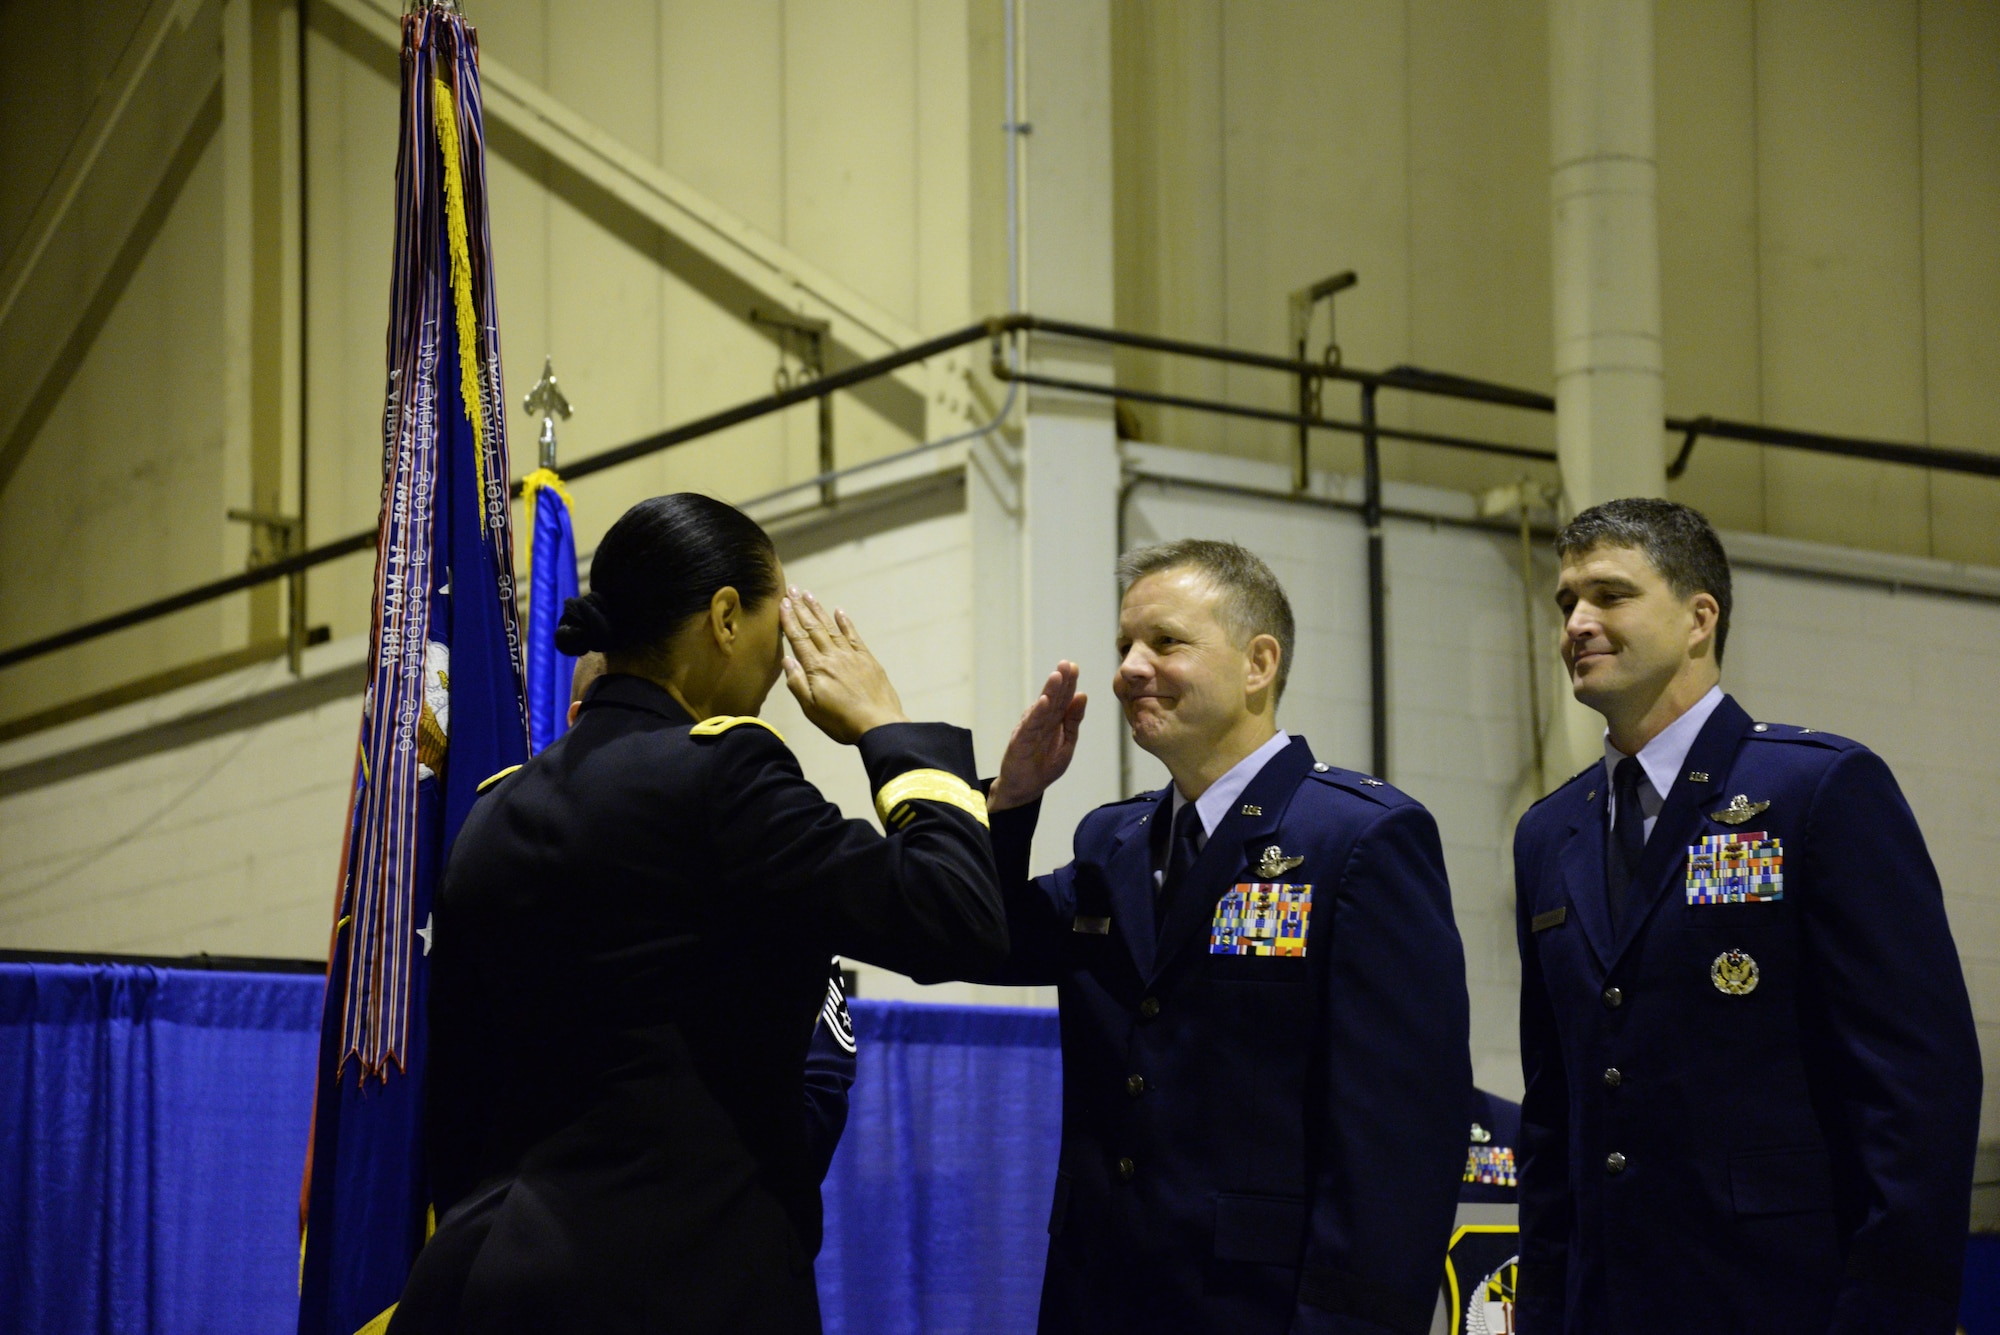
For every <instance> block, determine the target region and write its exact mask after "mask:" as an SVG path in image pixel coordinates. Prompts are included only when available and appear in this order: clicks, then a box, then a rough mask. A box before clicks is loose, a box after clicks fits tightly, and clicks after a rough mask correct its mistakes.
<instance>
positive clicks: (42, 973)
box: [0, 964, 1062, 1335]
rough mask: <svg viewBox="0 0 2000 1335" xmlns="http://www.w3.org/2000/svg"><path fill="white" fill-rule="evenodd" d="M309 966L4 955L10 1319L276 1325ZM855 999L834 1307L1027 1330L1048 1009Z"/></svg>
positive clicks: (288, 1304) (1051, 1117)
mask: <svg viewBox="0 0 2000 1335" xmlns="http://www.w3.org/2000/svg"><path fill="white" fill-rule="evenodd" d="M324 990H325V984H324V982H323V981H322V980H321V979H319V978H317V977H313V976H310V975H286V974H250V973H220V972H216V973H207V972H195V971H190V970H178V969H155V968H147V967H132V966H125V965H89V966H83V965H39V964H38V965H21V964H0V1100H4V1101H0V1331H6V1332H9V1333H10V1335H12V1333H13V1332H21V1333H22V1335H30V1333H33V1332H51V1333H54V1332H62V1333H63V1335H86V1333H89V1332H103V1333H104V1335H113V1332H115V1333H116V1335H131V1333H133V1332H159V1333H160V1335H168V1333H172V1335H179V1333H180V1332H187V1333H188V1335H195V1333H196V1332H199V1333H200V1335H236V1333H238V1332H240V1333H241V1335H276V1333H277V1332H288V1331H290V1330H291V1329H292V1327H293V1324H294V1322H295V1320H296V1315H297V1310H298V1276H299V1223H298V1218H299V1216H298V1211H299V1175H300V1172H301V1169H302V1167H303V1164H304V1159H305V1146H306V1134H307V1126H308V1123H309V1121H310V1119H311V1116H312V1097H313V1059H314V1053H315V1045H316V1044H317V1042H318V1037H319V1008H320V999H321V995H322V993H323V992H324ZM853 1012H854V1024H855V1030H856V1033H857V1036H858V1037H859V1039H860V1046H861V1053H860V1073H859V1079H858V1080H857V1082H856V1084H855V1087H854V1095H853V1099H854V1101H853V1104H852V1110H851V1112H850V1114H849V1116H848V1119H847V1133H846V1135H845V1136H844V1137H843V1138H842V1141H841V1145H840V1151H839V1153H838V1154H837V1155H836V1156H835V1158H834V1165H833V1172H832V1175H831V1176H830V1177H829V1178H828V1180H827V1184H826V1207H827V1209H826V1218H827V1237H826V1247H825V1250H824V1251H823V1252H822V1253H821V1256H820V1262H819V1275H820V1287H821V1292H822V1295H823V1298H824V1308H825V1315H826V1327H827V1330H828V1331H829V1332H831V1333H832V1335H842V1333H843V1332H852V1333H854V1335H860V1333H862V1332H866V1333H867V1335H875V1333H876V1332H880V1333H881V1335H894V1333H895V1332H902V1331H911V1332H915V1331H925V1332H931V1331H936V1332H944V1331H959V1330H965V1331H972V1330H976V1331H981V1332H986V1331H998V1332H1007V1331H1031V1330H1033V1329H1034V1312H1035V1304H1036V1301H1037V1298H1038V1296H1039V1293H1040V1289H1041V1277H1042V1252H1043V1248H1044V1246H1045V1245H1046V1243H1047V1241H1048V1238H1047V1234H1046V1233H1045V1231H1044V1225H1045V1224H1046V1223H1047V1220H1048V1208H1049V1192H1050V1189H1051V1186H1052V1184H1053V1182H1054V1178H1055V1148H1056V1135H1057V1119H1058V1114H1059V1110H1060V1105H1061V1099H1062V1088H1061V1073H1060V1067H1059V1060H1058V1053H1057V1038H1056V1023H1055V1013H1054V1012H1053V1011H1015V1010H986V1009H978V1008H971V1007H948V1006H903V1005H894V1004H884V1003H879V1002H877V1003H870V1002H865V1001H857V1002H855V1003H854V1006H853Z"/></svg>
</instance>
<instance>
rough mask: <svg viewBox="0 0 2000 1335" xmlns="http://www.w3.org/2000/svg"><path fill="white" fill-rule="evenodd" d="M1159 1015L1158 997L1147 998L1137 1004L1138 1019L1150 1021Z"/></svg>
mask: <svg viewBox="0 0 2000 1335" xmlns="http://www.w3.org/2000/svg"><path fill="white" fill-rule="evenodd" d="M1159 1013H1160V999H1159V998H1158V997H1147V998H1146V999H1145V1000H1144V1001H1142V1002H1140V1003H1139V1018H1140V1019H1142V1020H1150V1019H1152V1018H1153V1017H1154V1016H1155V1015H1158V1014H1159Z"/></svg>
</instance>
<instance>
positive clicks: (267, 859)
mask: <svg viewBox="0 0 2000 1335" xmlns="http://www.w3.org/2000/svg"><path fill="white" fill-rule="evenodd" d="M342 648H343V649H345V648H346V647H345V646H343V647H342ZM354 649H358V646H354ZM346 656H354V657H358V654H352V653H350V654H348V655H346ZM282 674H283V669H282V667H281V666H280V667H278V668H276V670H275V672H274V671H272V670H271V669H266V668H260V669H252V670H251V671H249V672H247V673H238V674H235V675H234V676H232V677H230V678H224V679H222V680H221V681H220V682H216V683H210V684H207V685H205V686H203V687H197V688H192V690H191V691H189V692H183V693H180V694H182V695H184V696H189V697H191V698H190V699H188V700H186V701H185V702H184V703H185V705H187V706H188V712H194V711H195V710H197V709H200V708H202V707H205V706H212V705H213V704H216V703H221V702H224V701H227V700H230V699H243V698H246V697H248V696H250V695H252V694H254V693H255V691H256V690H257V689H258V688H259V687H260V686H263V687H268V686H269V685H271V684H275V683H274V682H273V681H271V680H270V679H272V678H275V679H276V681H277V682H282V680H283V676H282ZM360 712H361V697H360V695H359V694H354V695H350V696H346V697H344V698H341V699H336V700H333V701H331V702H328V703H325V704H322V705H320V706H319V707H317V708H314V709H309V710H306V711H303V712H300V713H295V714H290V715H287V716H285V717H282V718H278V719H274V720H272V721H270V722H267V723H263V724H260V725H257V726H254V727H248V728H244V729H242V730H240V731H234V732H224V733H221V734H219V735H217V736H213V737H209V738H206V739H204V740H201V741H198V742H195V743H193V744H191V745H187V746H183V747H180V748H178V749H175V750H169V751H162V752H159V753H157V754H153V755H149V756H145V757H143V758H140V759H137V760H133V761H130V762H128V763H125V764H121V765H114V766H112V767H110V768H106V769H99V770H96V771H94V772H91V773H86V774H82V775H79V776H77V777H75V778H70V779H66V780H62V781H60V782H56V783H52V784H48V785H46V786H43V787H37V788H32V789H28V790H27V791H24V792H19V793H15V794H14V795H12V796H10V797H8V798H6V799H5V800H4V801H0V946H4V947H7V948H12V949H37V950H72V951H110V952H118V953H129V954H144V955H186V954H195V953H200V952H206V953H209V954H217V955H254V956H264V957H277V958H306V959H324V958H325V956H326V945H327V933H328V930H329V928H330V926H331V924H332V920H333V919H332V909H333V898H334V888H335V879H336V877H337V875H338V872H339V866H340V835H341V828H342V825H343V821H344V814H345V809H346V804H347V799H348V778H349V775H350V773H351V767H352V765H353V763H354V743H355V730H356V728H357V726H358V724H359V721H360ZM64 731H66V732H67V731H70V730H69V729H65V730H64ZM29 740H35V741H40V740H44V739H43V738H34V739H29ZM18 747H19V744H16V746H15V747H9V748H5V749H4V750H0V757H6V758H8V759H11V758H12V757H13V755H15V754H18ZM0 763H3V762H0Z"/></svg>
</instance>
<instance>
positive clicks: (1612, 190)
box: [1545, 0, 1666, 782]
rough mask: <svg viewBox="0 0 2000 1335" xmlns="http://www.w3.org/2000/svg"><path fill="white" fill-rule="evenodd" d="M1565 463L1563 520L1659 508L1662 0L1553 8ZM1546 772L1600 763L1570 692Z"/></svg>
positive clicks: (1587, 720) (1560, 448)
mask: <svg viewBox="0 0 2000 1335" xmlns="http://www.w3.org/2000/svg"><path fill="white" fill-rule="evenodd" d="M1549 103H1550V105H1549V130H1550V141H1551V152H1550V166H1551V170H1550V194H1551V201H1552V203H1553V206H1554V226H1553V228H1552V229H1551V239H1552V244H1553V248H1554V255H1553V260H1554V262H1553V264H1552V265H1551V270H1552V272H1553V274H1554V278H1555V294H1554V296H1555V312H1554V314H1555V319H1554V326H1555V381H1556V451H1557V454H1558V456H1559V459H1560V463H1561V467H1562V478H1563V509H1564V512H1565V513H1566V514H1575V513H1576V512H1577V511H1579V510H1582V509H1585V508H1587V507H1589V506H1592V505H1596V504H1598V503H1599V502H1601V501H1607V500H1611V499H1614V498H1616V497H1620V496H1663V495H1665V494H1666V470H1665V464H1664V456H1663V452H1662V451H1663V445H1662V441H1661V432H1662V427H1661V419H1662V417H1663V416H1664V412H1665V408H1664V395H1663V392H1662V387H1661V372H1660V241H1659V216H1658V207H1657V195H1658V171H1657V167H1656V164H1655V150H1654V142H1653V0H1550V3H1549ZM1559 699H1561V700H1563V701H1565V702H1567V715H1565V713H1564V712H1563V711H1559V712H1558V715H1557V720H1556V726H1555V728H1554V729H1553V730H1552V731H1553V732H1554V733H1555V734H1556V736H1555V737H1554V738H1553V741H1554V742H1555V745H1553V746H1551V747H1550V748H1549V751H1550V766H1551V768H1552V769H1555V768H1558V767H1562V766H1565V765H1566V766H1567V768H1562V769H1561V772H1560V773H1554V774H1550V775H1548V776H1545V777H1546V778H1547V779H1548V780H1549V781H1551V782H1553V781H1559V780H1560V779H1562V778H1566V777H1567V776H1568V775H1569V774H1571V773H1573V772H1574V771H1575V770H1576V769H1578V768H1581V767H1582V766H1583V765H1584V764H1586V763H1588V761H1589V759H1590V757H1591V756H1592V755H1593V754H1596V753H1597V749H1598V746H1599V738H1600V737H1601V735H1602V724H1601V722H1600V721H1599V720H1597V717H1596V715H1594V714H1591V713H1589V711H1587V710H1584V709H1583V708H1582V706H1580V705H1576V704H1575V703H1574V701H1572V700H1571V699H1570V695H1569V689H1568V682H1567V681H1566V680H1565V681H1564V682H1563V688H1562V694H1561V696H1560V697H1559Z"/></svg>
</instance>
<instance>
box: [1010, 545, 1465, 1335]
mask: <svg viewBox="0 0 2000 1335" xmlns="http://www.w3.org/2000/svg"><path fill="white" fill-rule="evenodd" d="M1119 574H1120V582H1121V584H1123V585H1124V586H1125V588H1126V592H1125V597H1124V603H1123V608H1122V610H1121V613H1120V617H1119V630H1118V639H1119V651H1120V653H1121V655H1122V656H1123V662H1122V663H1121V665H1120V667H1119V670H1118V675H1117V677H1116V679H1115V681H1114V690H1115V693H1116V694H1117V696H1118V698H1119V700H1120V702H1121V703H1122V704H1123V705H1124V707H1125V717H1126V721H1127V722H1128V723H1129V724H1130V725H1131V728H1132V733H1133V737H1134V739H1135V740H1136V741H1137V742H1138V744H1139V745H1140V746H1141V747H1143V748H1144V749H1145V750H1147V751H1149V752H1150V753H1152V754H1153V755H1154V756H1156V757H1158V758H1159V759H1160V760H1161V761H1162V762H1164V763H1165V765H1166V766H1167V769H1168V771H1169V772H1170V773H1171V774H1172V776H1173V780H1174V782H1173V783H1172V784H1171V785H1170V786H1169V787H1167V788H1164V789H1161V790H1159V791H1157V792H1151V793H1145V794H1142V795H1141V796H1139V797H1136V798H1133V799H1131V800H1130V801H1126V802H1120V803H1114V804H1112V805H1110V806H1106V807H1101V808H1099V809H1098V810H1097V811H1095V812H1093V813H1091V815H1089V816H1088V817H1086V818H1085V819H1084V821H1083V823H1082V824H1081V825H1080V826H1079V827H1078V829H1077V831H1076V841H1075V849H1076V858H1075V861H1073V862H1071V863H1070V864H1069V865H1068V866H1066V867H1063V868H1062V869H1061V870H1059V871H1057V872H1055V873H1053V874H1052V875H1048V876H1042V877H1039V878H1036V879H1032V880H1031V879H1030V878H1029V874H1028V856H1029V841H1030V838H1031V836H1032V835H1033V833H1034V828H1035V820H1036V813H1037V811H1038V810H1039V799H1040V797H1041V794H1042V792H1043V790H1044V789H1046V788H1047V787H1048V785H1049V784H1050V783H1051V782H1053V781H1054V780H1055V778H1056V777H1057V776H1059V775H1060V774H1061V773H1062V771H1063V769H1064V768H1066V767H1067V765H1068V763H1069V759H1070V755H1071V753H1072V751H1073V748H1074V745H1075V740H1076V730H1077V727H1078V725H1079V723H1080V722H1081V720H1082V716H1083V709H1084V697H1083V696H1082V695H1080V694H1078V693H1077V692H1076V675H1077V673H1076V667H1075V665H1074V664H1071V663H1064V664H1062V665H1060V667H1059V668H1058V669H1057V671H1056V672H1055V673H1054V674H1053V675H1052V676H1051V677H1050V678H1049V681H1048V684H1047V686H1046V687H1045V689H1044V691H1043V694H1042V695H1041V697H1040V698H1039V699H1038V700H1037V701H1036V702H1035V704H1034V705H1033V706H1032V707H1031V708H1030V709H1029V711H1028V712H1027V714H1026V715H1025V716H1024V717H1023V718H1022V721H1021V724H1020V726H1019V727H1018V728H1017V729H1016V731H1015V734H1014V736H1013V738H1012V740H1011V741H1010V742H1009V744H1008V749H1007V753H1006V757H1005V759H1004V760H1003V762H1002V765H1001V772H1000V775H999V777H998V778H997V779H996V780H995V781H994V784H993V788H992V791H991V795H990V801H989V809H990V811H991V813H992V822H993V823H992V831H993V845H994V855H995V859H996V862H997V865H998V867H999V871H1000V879H1001V884H1002V886H1003V888H1004V889H1005V892H1006V903H1007V914H1008V931H1009V934H1010V940H1011V942H1012V954H1011V957H1010V961H1009V965H1008V968H1007V969H1006V971H1005V973H1004V975H1003V976H1001V977H999V978H996V979H994V981H1006V982H1012V983H1017V984H1038V985H1046V984H1055V985H1056V986H1058V987H1059V988H1060V1000H1061V1010H1062V1042H1063V1143H1062V1157H1061V1162H1060V1165H1059V1170H1058V1173H1057V1177H1056V1189H1055V1202H1054V1208H1053V1210H1052V1211H1051V1214H1050V1219H1049V1233H1050V1240H1049V1255H1048V1266H1047V1271H1046V1274H1045V1278H1044V1281H1043V1288H1042V1308H1041V1329H1042V1330H1043V1331H1044V1332H1070V1331H1077V1332H1090V1333H1091V1335H1099V1333H1100V1332H1123V1331H1148V1332H1152V1331H1169V1330H1171V1331H1176V1332H1186V1331H1228V1332H1262V1331H1270V1332H1286V1331H1292V1332H1302V1333H1303V1332H1338V1333H1339V1335H1382V1333H1383V1332H1404V1331H1407V1332H1419V1333H1420V1332H1423V1331H1425V1330H1427V1329H1428V1326H1429V1322H1430V1316H1431V1310H1432V1305H1433V1301H1434V1299H1435V1295H1436V1292H1437V1282H1438V1275H1439V1274H1440V1273H1441V1268H1442V1265H1443V1261H1444V1250H1445V1242H1446V1238H1447V1235H1448V1234H1449V1232H1450V1230H1451V1223H1452V1213H1453V1208H1454V1200H1455V1197H1456V1195H1457V1191H1458V1180H1459V1177H1460V1175H1461V1172H1462V1169H1463V1166H1464V1163H1465V1128H1466V1122H1465V1111H1466V1108H1467V1107H1468V1105H1469V1100H1470V1096H1471V1070H1470V1064H1469V1061H1468V1057H1467V1047H1466V1043H1467V1002H1466V990H1465V971H1464V959H1463V955H1462V953H1461V950H1460V947H1459V940H1458V934H1457V930H1456V928H1455V927H1454V925H1453V922H1452V913H1451V896H1450V891H1449V889H1448V888H1447V886H1446V883H1445V869H1444V858H1443V855H1442V852H1441V850H1440V847H1439V842H1438V834H1437V827H1436V825H1435V824H1434V823H1433V822H1432V820H1431V817H1430V814H1429V813H1428V812H1427V811H1425V810H1424V808H1423V807H1421V806H1419V805H1418V804H1417V803H1416V802H1414V801H1412V800H1411V799H1410V798H1408V797H1405V796H1404V795H1403V794H1401V793H1399V792H1397V791H1396V790H1395V789H1393V788H1391V787H1388V786H1387V785H1386V784H1384V783H1382V782H1381V781H1380V780H1377V779H1373V778H1368V777H1365V776H1363V775H1359V774H1355V773H1352V772H1349V771H1346V770H1340V769H1335V768H1333V767H1332V766H1330V765H1328V764H1326V763H1325V762H1323V761H1317V760H1315V759H1314V758H1313V754H1312V751H1311V750H1310V749H1309V748H1308V747H1307V746H1306V743H1305V740H1304V739H1303V738H1297V737H1290V736H1287V735H1286V734H1285V733H1284V732H1282V731H1279V730H1278V729H1277V728H1276V727H1275V725H1274V720H1273V715H1274V713H1275V711H1276V708H1277V703H1278V697H1279V695H1280V693H1281V692H1282V691H1283V689H1284V683H1285V673H1286V669H1287V668H1288V667H1289V666H1290V663H1291V650H1292V636H1293V628H1292V615H1291V609H1290V607H1289V605H1288V604H1287V603H1286V601H1285V596H1284V592H1283V590H1282V589H1281V588H1280V587H1279V586H1278V582H1277V580H1276V579H1275V578H1274V577H1273V576H1272V575H1271V572H1270V570H1269V569H1268V568H1267V567H1265V565H1264V563H1263V562H1262V561H1260V560H1258V559H1257V558H1256V557H1255V556H1253V555H1251V554H1250V553H1249V552H1247V551H1245V550H1243V549H1242V548H1240V547H1236V546H1234V545H1231V544H1225V543H1213V542H1196V541H1189V542H1179V543H1171V544H1167V545H1166V546H1164V547H1158V548H1151V549H1148V550H1146V551H1141V552H1135V553H1133V554H1131V555H1129V556H1128V557H1127V558H1126V559H1125V560H1124V561H1123V562H1121V564H1120V570H1119Z"/></svg>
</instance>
